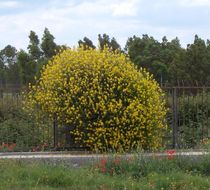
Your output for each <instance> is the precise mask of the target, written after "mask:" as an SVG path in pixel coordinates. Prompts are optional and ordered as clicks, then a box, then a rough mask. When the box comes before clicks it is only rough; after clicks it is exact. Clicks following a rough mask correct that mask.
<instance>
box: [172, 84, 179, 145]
mask: <svg viewBox="0 0 210 190" xmlns="http://www.w3.org/2000/svg"><path fill="white" fill-rule="evenodd" d="M172 94H173V97H172V102H173V103H172V106H173V107H172V111H173V114H172V115H173V119H172V133H173V136H172V147H173V148H178V128H177V127H178V126H177V123H178V115H177V103H178V102H177V87H173V89H172Z"/></svg>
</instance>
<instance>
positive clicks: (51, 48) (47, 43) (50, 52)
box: [41, 28, 57, 59]
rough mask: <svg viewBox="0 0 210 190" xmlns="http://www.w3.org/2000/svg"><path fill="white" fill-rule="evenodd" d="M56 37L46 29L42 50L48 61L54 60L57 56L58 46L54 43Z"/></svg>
mask: <svg viewBox="0 0 210 190" xmlns="http://www.w3.org/2000/svg"><path fill="white" fill-rule="evenodd" d="M54 39H55V37H54V36H53V35H52V34H51V33H50V31H49V30H48V29H47V28H45V30H44V34H43V37H42V42H41V49H42V51H43V54H44V57H45V58H46V59H50V58H52V57H53V56H54V55H55V54H56V50H57V45H56V43H55V42H54Z"/></svg>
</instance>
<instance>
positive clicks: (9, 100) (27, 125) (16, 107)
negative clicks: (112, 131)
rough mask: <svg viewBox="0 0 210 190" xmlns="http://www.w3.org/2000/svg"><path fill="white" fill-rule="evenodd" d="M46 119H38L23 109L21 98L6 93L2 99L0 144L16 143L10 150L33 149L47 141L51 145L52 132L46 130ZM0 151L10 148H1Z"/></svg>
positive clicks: (0, 103)
mask: <svg viewBox="0 0 210 190" xmlns="http://www.w3.org/2000/svg"><path fill="white" fill-rule="evenodd" d="M47 122H48V121H47V119H45V121H43V122H42V121H37V120H36V118H35V117H34V116H33V115H31V116H29V115H28V113H26V112H25V111H24V110H23V109H22V104H21V98H20V97H17V94H16V96H15V95H12V94H4V97H3V98H1V99H0V146H1V145H3V144H8V145H12V144H15V147H14V149H12V150H9V151H32V149H33V148H35V147H38V146H40V145H43V144H44V143H47V144H48V146H50V145H51V141H52V133H50V131H46V128H47V127H46V125H48V127H49V123H47ZM0 151H8V149H5V150H4V149H3V147H1V148H0Z"/></svg>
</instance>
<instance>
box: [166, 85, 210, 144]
mask: <svg viewBox="0 0 210 190" xmlns="http://www.w3.org/2000/svg"><path fill="white" fill-rule="evenodd" d="M163 90H164V91H165V96H166V101H167V106H168V108H169V111H168V116H167V122H168V125H169V129H170V130H171V131H170V133H169V134H170V135H169V139H170V140H169V143H168V144H169V145H170V146H171V147H172V148H195V147H196V146H198V145H199V144H202V143H203V142H204V141H206V140H208V138H209V132H210V130H209V129H210V87H197V86H196V87H191V86H190V87H188V86H181V87H178V86H176V87H163Z"/></svg>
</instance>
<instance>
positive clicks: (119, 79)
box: [25, 48, 166, 151]
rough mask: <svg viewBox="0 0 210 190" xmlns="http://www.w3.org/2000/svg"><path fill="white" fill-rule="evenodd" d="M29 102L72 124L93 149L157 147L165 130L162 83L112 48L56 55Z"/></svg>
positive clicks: (82, 141)
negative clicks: (111, 49)
mask: <svg viewBox="0 0 210 190" xmlns="http://www.w3.org/2000/svg"><path fill="white" fill-rule="evenodd" d="M25 102H26V106H27V105H28V106H29V108H31V107H32V108H33V107H34V108H35V109H38V108H40V110H41V111H42V112H43V113H47V114H48V115H49V116H50V117H54V118H57V122H58V123H60V124H62V123H64V124H65V125H67V126H69V127H70V128H71V129H72V131H71V134H72V138H73V139H74V141H76V142H78V143H80V145H83V146H85V147H89V148H90V149H98V150H107V149H112V150H113V149H114V150H116V151H120V150H131V149H135V148H137V147H138V146H140V147H141V148H144V149H156V148H158V147H159V146H161V138H162V135H163V131H164V129H165V128H166V125H165V123H164V117H165V114H166V109H165V107H164V99H163V98H162V91H161V89H160V88H159V86H158V84H157V83H156V82H155V81H154V80H153V79H152V78H151V76H150V75H149V74H148V73H147V72H145V71H143V70H141V71H138V70H137V69H136V68H135V67H134V65H133V63H131V62H130V60H129V59H128V58H127V57H126V56H125V55H124V54H120V53H116V52H113V51H110V50H109V49H107V48H105V49H104V50H102V51H101V50H96V49H88V50H84V49H83V48H79V49H77V50H75V49H73V50H71V49H67V50H65V51H63V52H62V53H61V54H58V55H56V56H55V57H54V58H53V59H52V60H51V61H50V62H49V64H47V66H46V67H45V69H44V70H43V72H42V74H41V77H40V79H38V81H37V83H36V86H32V87H31V91H30V93H29V95H28V99H26V100H25Z"/></svg>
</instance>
